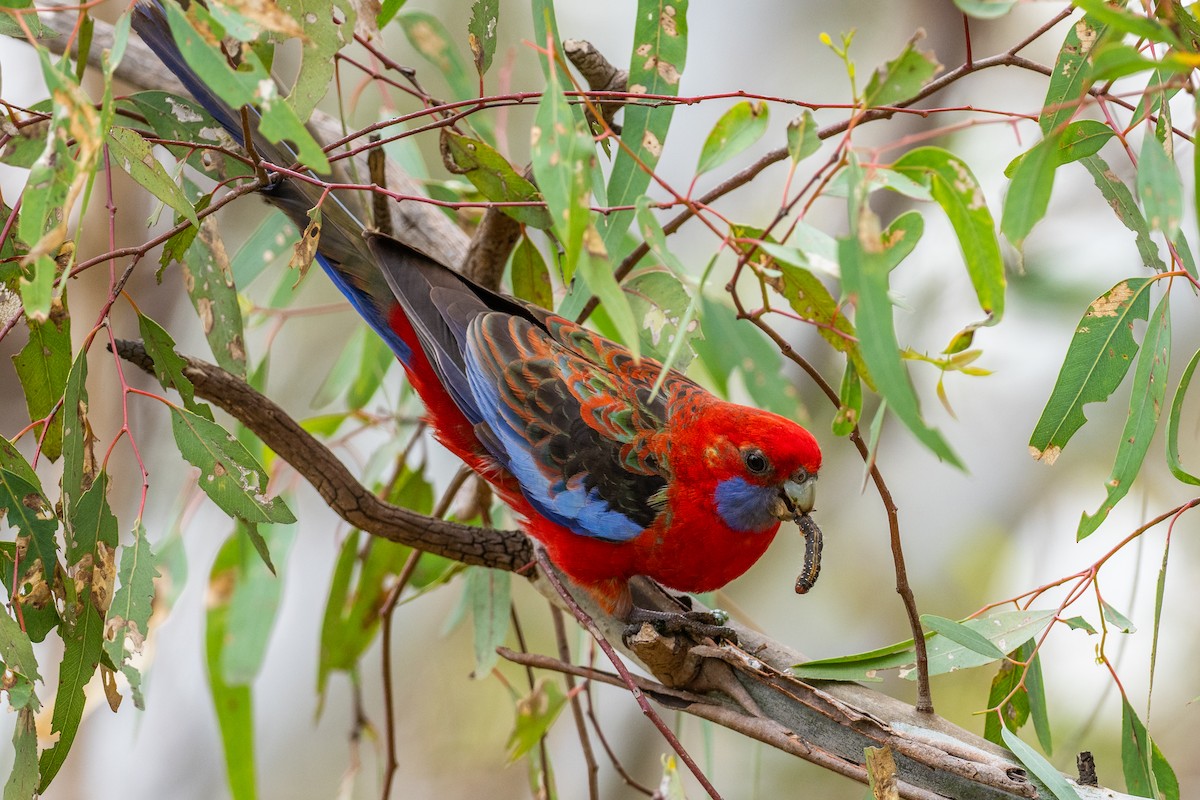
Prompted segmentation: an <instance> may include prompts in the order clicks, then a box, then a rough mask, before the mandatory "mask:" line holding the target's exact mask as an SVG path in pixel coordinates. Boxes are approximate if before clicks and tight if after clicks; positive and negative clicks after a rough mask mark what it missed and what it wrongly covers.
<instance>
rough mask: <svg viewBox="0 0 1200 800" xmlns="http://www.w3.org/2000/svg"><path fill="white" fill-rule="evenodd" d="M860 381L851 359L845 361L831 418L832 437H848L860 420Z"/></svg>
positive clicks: (861, 400)
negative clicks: (835, 411)
mask: <svg viewBox="0 0 1200 800" xmlns="http://www.w3.org/2000/svg"><path fill="white" fill-rule="evenodd" d="M862 409H863V392H862V381H861V380H859V377H858V370H857V369H855V367H854V360H853V359H850V358H848V359H846V370H845V372H843V373H842V386H841V390H840V391H839V392H838V410H837V414H836V415H835V416H834V418H833V425H832V430H833V435H834V436H849V435H850V434H851V433H853V432H854V429H855V428H856V427H858V422H859V420H860V419H862Z"/></svg>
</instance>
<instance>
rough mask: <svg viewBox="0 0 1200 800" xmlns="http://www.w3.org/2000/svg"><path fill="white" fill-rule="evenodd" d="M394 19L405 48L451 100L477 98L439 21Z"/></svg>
mask: <svg viewBox="0 0 1200 800" xmlns="http://www.w3.org/2000/svg"><path fill="white" fill-rule="evenodd" d="M397 19H398V20H399V22H400V27H402V28H403V29H404V35H405V36H406V37H407V38H408V42H409V44H411V45H412V46H413V48H414V49H416V51H417V52H418V53H420V54H421V57H422V58H424V59H425V60H426V61H428V62H429V63H430V64H432V65H433V66H434V68H435V69H437V72H438V74H439V75H441V76H442V77H443V78H445V79H446V82H447V83H448V84H450V93H451V95H452V96H453V99H455V100H466V99H468V98H471V97H474V96H475V95H476V94H477V92H478V88H479V87H478V85H477V83H476V78H475V76H474V75H473V74H472V73H471V72H468V71H467V63H466V61H464V60H463V57H462V54H461V53H460V52H459V50H458V48H457V47H456V46H455V45H454V37H453V36H451V35H450V31H448V30H446V26H445V25H443V24H442V21H441V20H439V19H438V18H437V17H435V16H434V15H433V14H430V13H427V12H425V11H405V12H404V13H403V14H401V15H400V16H399V17H398V18H397ZM460 19H461V17H460ZM460 24H461V23H460ZM460 30H461V29H460ZM539 44H545V43H544V42H539Z"/></svg>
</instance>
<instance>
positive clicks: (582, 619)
mask: <svg viewBox="0 0 1200 800" xmlns="http://www.w3.org/2000/svg"><path fill="white" fill-rule="evenodd" d="M534 555H535V557H536V558H537V561H538V566H540V567H541V568H542V574H543V575H544V576H545V578H546V580H547V581H548V582H549V583H550V585H551V586H552V587H554V591H555V592H557V593H558V596H559V597H561V598H562V601H563V602H564V603H566V605H567V608H568V609H570V611H571V613H572V614H573V615H574V616H575V619H576V620H578V622H579V624H581V625H583V627H584V628H586V629H587V632H588V633H590V634H591V635H592V637H593V638H594V639H595V640H596V644H598V645H600V649H601V650H602V651H604V655H606V656H608V660H609V661H611V662H612V665H613V667H615V668H616V670H617V674H618V675H620V676H621V681H622V683H623V684H624V685H625V687H626V688H627V689H629V693H630V694H632V695H633V699H634V700H636V701H637V704H638V708H640V709H641V710H642V713H643V714H645V715H646V717H647V719H649V720H650V722H651V723H652V724H653V725H654V727H655V728H658V732H659V733H661V734H662V737H663V738H664V739H666V740H667V744H669V745H671V749H672V750H674V751H675V753H676V754H677V755H678V756H679V758H680V760H681V761H683V763H684V764H685V765H686V766H687V768H688V769H689V770H690V771H691V773H692V775H693V776H695V778H696V780H697V781H699V782H700V785H701V786H702V787H704V791H706V792H707V793H708V796H709V797H711V798H712V799H713V800H721V795H720V794H719V793H718V792H717V789H716V787H715V786H713V785H712V782H711V781H709V779H708V776H707V775H705V774H704V771H703V770H702V769H700V765H699V764H697V763H696V761H695V759H693V758H692V756H691V754H690V753H688V751H687V750H686V749H685V748H684V746H683V743H682V742H680V741H679V737H678V736H676V735H675V732H674V731H673V730H671V728H670V727H669V726H668V725H667V723H666V722H664V721H663V718H662V717H661V716H660V715H659V713H658V712H657V711H655V710H654V709H653V708H651V707H650V703H649V701H647V700H646V696H645V694H644V693H643V692H642V690H641V688H640V687H639V686H638V683H637V681H636V680H634V677H633V675H631V674H630V673H629V668H628V667H626V666H625V663H624V662H623V661H621V657H620V656H618V655H617V652H616V650H614V649H613V646H612V645H611V644H609V641H608V639H607V638H605V636H604V634H603V633H602V632H601V631H600V629H599V628H598V627H596V622H595V620H593V619H592V618H591V616H590V615H589V614H588V613H587V612H586V611H584V610H583V608H582V607H581V606H580V605H579V603H577V602H576V601H575V598H574V597H573V596H572V595H571V593H570V592H569V591H567V587H566V586H564V585H563V584H562V581H560V580H559V579H558V575H557V574H555V570H554V565H552V564H551V563H550V561H549V560H548V559H547V558H546V553H545V551H544V550H542V549H541V548H534Z"/></svg>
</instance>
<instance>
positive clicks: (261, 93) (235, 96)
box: [164, 3, 329, 172]
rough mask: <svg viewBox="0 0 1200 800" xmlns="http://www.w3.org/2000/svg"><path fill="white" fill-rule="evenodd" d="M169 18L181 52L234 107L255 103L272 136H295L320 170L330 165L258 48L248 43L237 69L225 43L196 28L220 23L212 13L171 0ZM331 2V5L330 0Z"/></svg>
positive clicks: (282, 139) (304, 156)
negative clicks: (184, 8) (211, 39)
mask: <svg viewBox="0 0 1200 800" xmlns="http://www.w3.org/2000/svg"><path fill="white" fill-rule="evenodd" d="M164 7H165V8H166V11H167V22H168V24H169V25H170V26H171V33H172V35H173V36H174V38H175V44H176V45H178V47H179V51H180V53H181V54H182V55H183V58H184V60H185V61H186V62H187V64H188V66H189V67H191V68H192V69H193V70H195V71H196V74H197V75H199V76H200V77H201V78H202V79H203V80H204V82H205V84H206V85H207V86H209V88H211V89H212V90H213V92H214V93H216V95H217V96H218V97H220V98H221V99H222V100H224V101H225V102H226V103H228V104H229V105H230V106H231V107H233V108H241V107H242V106H245V105H254V106H256V107H257V108H258V109H259V113H260V114H261V119H260V120H259V131H260V132H261V133H262V135H263V136H264V137H266V139H267V140H268V141H270V142H273V143H276V144H284V143H286V142H290V143H291V144H292V145H294V146H295V148H296V150H297V151H298V157H299V159H300V161H302V162H303V163H304V164H305V165H307V166H308V167H310V168H312V169H314V170H317V171H318V172H328V171H329V159H328V158H326V156H325V153H324V152H323V151H322V150H321V146H320V145H319V144H317V142H316V140H315V139H313V137H312V134H310V133H309V132H308V130H307V129H306V128H305V127H304V123H303V122H302V121H301V119H300V118H299V117H298V116H296V112H295V110H294V109H293V108H292V106H291V105H289V104H288V103H287V102H285V101H284V99H283V98H282V97H280V96H279V87H278V86H277V85H276V83H275V81H274V79H272V78H271V75H270V72H269V71H268V69H267V68H266V66H264V64H263V63H262V61H261V59H260V58H259V57H258V55H257V54H256V53H255V51H254V49H253V48H245V49H244V50H243V52H242V55H243V60H242V63H241V65H240V67H239V68H238V69H236V70H235V69H233V68H232V67H231V66H230V65H229V63H228V61H227V60H226V58H225V55H224V53H223V52H222V51H221V49H220V48H219V47H217V46H216V45H214V44H210V43H209V41H208V40H207V39H206V38H205V37H204V36H203V35H202V34H201V33H200V32H199V31H197V30H196V28H195V26H194V25H193V24H192V21H191V20H190V19H189V18H188V17H189V16H192V17H194V18H195V19H196V21H197V24H200V25H203V26H211V25H212V24H214V21H213V20H212V18H211V16H210V15H209V13H208V12H207V11H206V10H205V9H204V8H202V7H201V6H199V5H198V4H192V5H191V6H189V8H188V11H187V15H185V14H184V12H183V11H182V10H181V9H180V8H179V6H177V5H176V4H174V3H166V4H164ZM326 7H328V6H326Z"/></svg>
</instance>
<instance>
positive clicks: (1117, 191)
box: [1081, 156, 1167, 272]
mask: <svg viewBox="0 0 1200 800" xmlns="http://www.w3.org/2000/svg"><path fill="white" fill-rule="evenodd" d="M1081 163H1082V164H1083V166H1084V167H1086V168H1087V171H1088V172H1089V173H1090V174H1091V176H1092V181H1093V182H1095V184H1096V188H1097V189H1099V190H1100V194H1102V195H1104V200H1105V202H1107V203H1108V205H1109V207H1110V208H1112V210H1113V212H1114V213H1115V214H1116V215H1117V219H1119V220H1120V221H1121V224H1122V225H1124V226H1125V227H1126V228H1129V230H1131V231H1133V232H1134V234H1136V236H1137V248H1138V253H1139V254H1141V256H1142V263H1143V264H1145V265H1146V266H1147V267H1149V268H1150V269H1154V270H1158V271H1159V272H1165V271H1166V269H1167V266H1166V264H1164V263H1163V260H1162V257H1161V256H1160V255H1159V252H1158V245H1157V244H1155V242H1154V240H1153V239H1151V238H1150V226H1149V225H1148V224H1147V223H1146V218H1145V217H1144V216H1143V215H1142V210H1141V209H1140V208H1138V205H1137V201H1135V200H1134V199H1133V192H1131V191H1129V187H1128V186H1126V185H1125V182H1124V181H1122V180H1121V179H1120V178H1119V177H1117V175H1116V173H1114V172H1113V171H1112V170H1111V169H1109V167H1108V164H1107V163H1106V162H1105V161H1104V159H1102V158H1101V157H1100V156H1087V157H1085V158H1083V159H1081Z"/></svg>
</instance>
